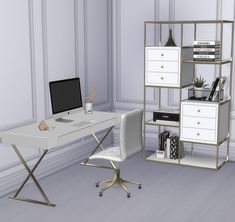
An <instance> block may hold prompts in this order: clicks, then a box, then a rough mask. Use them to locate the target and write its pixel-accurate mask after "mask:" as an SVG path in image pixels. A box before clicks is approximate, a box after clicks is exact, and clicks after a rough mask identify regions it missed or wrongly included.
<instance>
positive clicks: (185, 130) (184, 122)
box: [180, 101, 229, 145]
mask: <svg viewBox="0 0 235 222" xmlns="http://www.w3.org/2000/svg"><path fill="white" fill-rule="evenodd" d="M219 109H220V110H219ZM228 109H229V102H225V103H223V104H222V105H220V106H219V104H218V103H213V102H200V101H199V102H198V101H184V102H181V115H180V119H181V126H180V140H181V141H187V142H195V143H205V144H214V145H216V144H220V143H221V142H223V141H224V140H225V139H226V138H227V136H228V132H229V131H228V130H229V129H228V124H229V122H228V121H229V120H228V118H227V116H228V113H229V110H228ZM219 111H220V115H218V112H219ZM218 118H219V119H218Z"/></svg>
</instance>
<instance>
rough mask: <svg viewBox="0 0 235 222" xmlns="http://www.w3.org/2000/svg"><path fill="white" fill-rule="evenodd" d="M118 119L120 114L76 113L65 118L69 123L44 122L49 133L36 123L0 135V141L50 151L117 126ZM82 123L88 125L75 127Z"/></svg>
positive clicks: (49, 120)
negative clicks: (84, 122) (69, 120)
mask: <svg viewBox="0 0 235 222" xmlns="http://www.w3.org/2000/svg"><path fill="white" fill-rule="evenodd" d="M120 117H121V114H120V113H111V112H93V113H92V114H85V113H84V112H78V113H74V114H71V115H69V116H66V117H65V119H66V118H67V119H71V120H73V121H72V122H69V123H63V122H57V121H55V120H54V119H53V118H51V119H48V120H46V122H47V124H48V126H49V127H50V128H51V127H53V128H54V129H53V130H51V131H41V130H39V128H38V123H33V124H28V125H25V126H21V127H16V128H14V129H10V130H6V131H4V132H2V133H0V140H1V142H2V143H7V144H15V145H22V146H28V147H35V148H44V149H52V148H54V147H57V146H60V145H63V144H66V143H69V142H72V141H74V140H76V139H79V138H82V137H85V136H88V135H91V134H92V133H95V132H98V131H101V130H104V129H107V128H109V127H112V126H114V125H117V124H119V123H120ZM82 121H87V122H89V123H88V124H86V125H83V126H76V124H77V123H80V122H82Z"/></svg>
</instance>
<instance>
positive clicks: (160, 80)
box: [146, 72, 179, 86]
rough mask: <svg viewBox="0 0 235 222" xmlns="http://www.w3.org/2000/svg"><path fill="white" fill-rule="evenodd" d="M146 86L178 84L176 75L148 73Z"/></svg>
mask: <svg viewBox="0 0 235 222" xmlns="http://www.w3.org/2000/svg"><path fill="white" fill-rule="evenodd" d="M146 84H150V85H151V84H153V85H171V86H177V85H178V84H179V79H178V73H158V72H148V73H147V78H146Z"/></svg>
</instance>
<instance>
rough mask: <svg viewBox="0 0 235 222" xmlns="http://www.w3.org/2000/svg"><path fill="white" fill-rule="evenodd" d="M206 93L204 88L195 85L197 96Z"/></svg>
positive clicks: (200, 96) (199, 96) (195, 94)
mask: <svg viewBox="0 0 235 222" xmlns="http://www.w3.org/2000/svg"><path fill="white" fill-rule="evenodd" d="M203 94H204V88H198V87H194V96H195V97H196V98H202V97H203Z"/></svg>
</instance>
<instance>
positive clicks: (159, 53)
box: [146, 47, 180, 62]
mask: <svg viewBox="0 0 235 222" xmlns="http://www.w3.org/2000/svg"><path fill="white" fill-rule="evenodd" d="M146 56H147V60H148V61H151V60H153V61H155V60H160V61H177V62H178V61H179V58H180V48H179V47H147V48H146Z"/></svg>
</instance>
